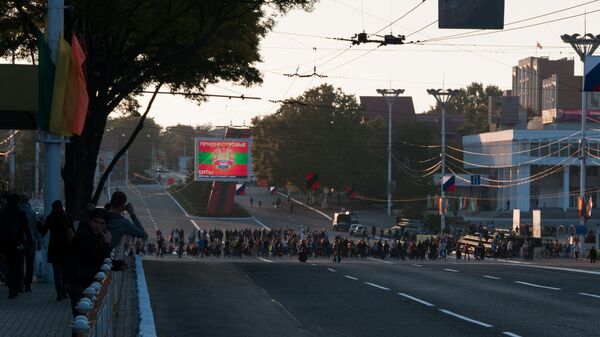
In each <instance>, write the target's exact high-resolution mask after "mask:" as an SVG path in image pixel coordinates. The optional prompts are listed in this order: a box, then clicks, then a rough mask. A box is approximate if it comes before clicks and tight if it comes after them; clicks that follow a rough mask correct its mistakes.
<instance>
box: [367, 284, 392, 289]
mask: <svg viewBox="0 0 600 337" xmlns="http://www.w3.org/2000/svg"><path fill="white" fill-rule="evenodd" d="M365 284H368V285H370V286H371V287H375V288H379V289H383V290H390V288H386V287H382V286H380V285H379V284H375V283H371V282H365Z"/></svg>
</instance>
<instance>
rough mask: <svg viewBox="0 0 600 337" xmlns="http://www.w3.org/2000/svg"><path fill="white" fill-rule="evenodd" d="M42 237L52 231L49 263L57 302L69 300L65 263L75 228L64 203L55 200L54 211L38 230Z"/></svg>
mask: <svg viewBox="0 0 600 337" xmlns="http://www.w3.org/2000/svg"><path fill="white" fill-rule="evenodd" d="M38 230H39V232H40V234H41V235H42V236H44V235H46V233H48V231H50V242H49V243H48V262H49V263H52V269H53V271H54V288H55V289H56V300H57V301H60V300H62V299H63V298H67V291H66V290H65V286H64V282H63V274H64V268H65V262H66V259H67V250H68V249H69V244H70V243H71V240H72V239H73V237H74V236H75V227H74V226H73V221H72V220H71V217H69V215H67V213H66V212H65V210H64V209H63V204H62V201H60V200H55V201H54V202H53V203H52V211H50V214H48V217H47V218H46V220H45V221H44V224H43V225H41V226H39V228H38Z"/></svg>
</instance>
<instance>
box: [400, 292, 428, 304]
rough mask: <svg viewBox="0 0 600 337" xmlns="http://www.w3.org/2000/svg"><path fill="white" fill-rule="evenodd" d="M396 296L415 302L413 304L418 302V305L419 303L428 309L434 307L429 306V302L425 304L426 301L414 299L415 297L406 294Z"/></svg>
mask: <svg viewBox="0 0 600 337" xmlns="http://www.w3.org/2000/svg"><path fill="white" fill-rule="evenodd" d="M398 295H400V296H403V297H406V298H408V299H410V300H413V301H415V302H419V303H421V304H424V305H426V306H428V307H433V306H434V305H433V304H431V303H429V302H427V301H423V300H421V299H418V298H416V297H413V296H410V295H408V294H405V293H398Z"/></svg>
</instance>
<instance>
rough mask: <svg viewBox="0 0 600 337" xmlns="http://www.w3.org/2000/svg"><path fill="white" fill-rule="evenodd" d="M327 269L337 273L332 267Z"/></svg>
mask: <svg viewBox="0 0 600 337" xmlns="http://www.w3.org/2000/svg"><path fill="white" fill-rule="evenodd" d="M327 270H329V271H330V272H332V273H337V270H335V269H333V268H327Z"/></svg>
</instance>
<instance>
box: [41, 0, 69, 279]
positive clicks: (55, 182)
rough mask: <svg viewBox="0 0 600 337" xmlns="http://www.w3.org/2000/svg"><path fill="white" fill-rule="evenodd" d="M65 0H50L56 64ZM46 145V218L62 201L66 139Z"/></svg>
mask: <svg viewBox="0 0 600 337" xmlns="http://www.w3.org/2000/svg"><path fill="white" fill-rule="evenodd" d="M64 12H65V1H64V0H48V21H47V22H48V47H49V48H50V58H51V59H52V61H53V62H54V63H55V64H56V52H57V51H58V39H59V38H60V35H61V34H62V33H63V29H64ZM41 138H42V140H41V141H42V142H43V143H45V145H44V151H45V156H44V216H48V214H50V210H51V209H52V202H54V201H55V200H59V199H61V181H62V178H61V176H60V163H61V146H62V143H64V142H65V139H64V138H63V137H61V136H59V135H56V134H53V133H50V132H48V133H46V134H45V136H43V137H41ZM48 242H49V235H48V236H47V238H46V239H45V246H46V247H47V245H48ZM53 279H54V277H53V272H52V266H51V265H50V264H46V276H45V277H44V281H46V282H53Z"/></svg>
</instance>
